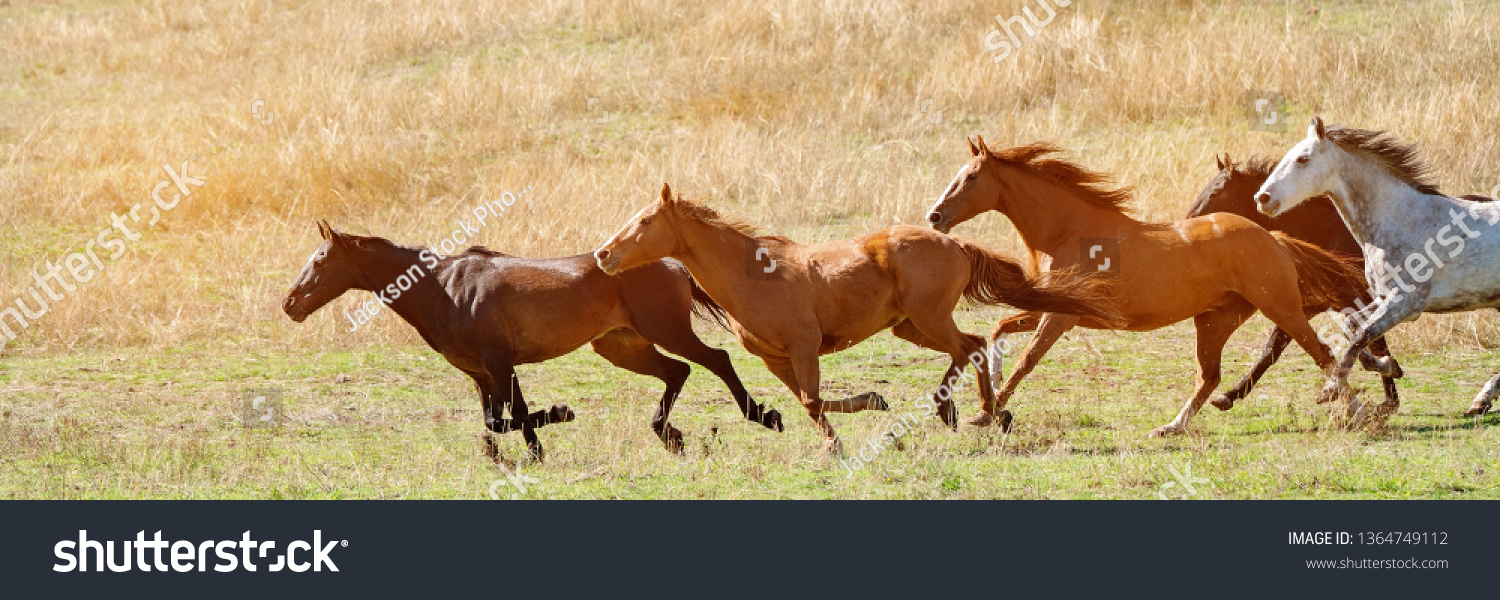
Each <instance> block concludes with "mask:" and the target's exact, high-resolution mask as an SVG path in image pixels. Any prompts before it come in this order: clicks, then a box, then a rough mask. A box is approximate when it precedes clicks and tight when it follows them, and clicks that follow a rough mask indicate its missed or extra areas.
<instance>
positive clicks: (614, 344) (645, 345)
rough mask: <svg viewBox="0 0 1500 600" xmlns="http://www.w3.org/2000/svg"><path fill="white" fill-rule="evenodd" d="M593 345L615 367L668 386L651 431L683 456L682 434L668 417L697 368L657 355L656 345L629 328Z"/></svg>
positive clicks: (673, 451) (653, 417) (652, 418)
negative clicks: (689, 376) (649, 377)
mask: <svg viewBox="0 0 1500 600" xmlns="http://www.w3.org/2000/svg"><path fill="white" fill-rule="evenodd" d="M593 346H594V352H597V353H599V356H603V357H604V358H605V360H608V361H609V362H610V363H611V364H613V365H615V366H617V367H620V368H621V369H626V370H628V371H633V372H636V373H640V374H641V375H649V376H651V377H655V378H657V379H660V380H661V381H662V383H665V384H667V389H666V390H665V391H664V392H662V396H661V402H660V403H658V404H657V406H656V414H654V415H652V416H651V430H652V431H654V432H656V437H658V438H661V441H662V444H665V445H666V448H667V451H668V452H672V453H674V454H682V452H683V448H684V444H683V441H682V431H681V430H678V429H677V428H676V427H673V426H672V425H671V423H668V422H667V417H668V416H669V415H671V414H672V403H673V402H676V400H677V394H679V393H681V392H682V385H683V384H684V383H687V378H688V375H689V374H690V373H692V371H693V368H692V367H689V366H688V364H687V363H685V362H682V361H680V360H674V359H671V358H668V357H666V356H664V355H662V353H660V352H657V350H656V346H655V345H653V344H652V343H651V342H650V341H647V340H646V338H643V337H641V336H640V335H639V334H637V333H636V332H634V331H631V330H629V329H616V330H614V331H611V332H609V333H607V334H604V335H603V336H601V337H599V338H597V339H595V340H594V341H593Z"/></svg>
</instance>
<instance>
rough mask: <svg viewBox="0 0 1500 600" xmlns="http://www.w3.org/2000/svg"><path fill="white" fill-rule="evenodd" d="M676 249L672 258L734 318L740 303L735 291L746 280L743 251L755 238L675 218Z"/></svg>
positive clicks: (717, 225)
mask: <svg viewBox="0 0 1500 600" xmlns="http://www.w3.org/2000/svg"><path fill="white" fill-rule="evenodd" d="M678 223H679V226H678V250H677V251H676V252H675V253H674V254H672V257H673V258H676V259H677V260H679V261H681V262H682V265H683V266H685V267H687V269H688V272H689V273H692V274H693V279H694V280H696V281H697V282H698V285H699V286H701V287H702V288H703V289H704V291H706V292H708V295H710V296H713V298H714V300H715V301H716V302H718V303H719V304H722V305H724V308H725V309H726V310H728V311H729V313H730V314H731V315H733V314H734V313H735V312H736V310H737V308H738V304H739V295H738V294H736V293H734V290H735V289H736V288H738V287H739V286H741V285H743V284H744V283H745V281H746V280H748V279H749V276H748V274H747V273H746V268H747V267H746V264H747V263H746V252H754V251H753V250H749V248H750V247H751V244H753V243H755V236H752V235H749V234H746V233H743V232H740V231H738V230H736V229H734V228H732V227H729V226H727V225H719V224H709V223H704V222H702V221H699V220H697V219H689V218H679V219H678Z"/></svg>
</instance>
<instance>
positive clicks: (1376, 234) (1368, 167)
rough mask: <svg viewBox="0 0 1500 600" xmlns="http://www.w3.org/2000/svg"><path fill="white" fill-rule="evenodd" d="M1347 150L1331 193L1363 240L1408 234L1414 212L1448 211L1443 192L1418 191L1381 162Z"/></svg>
mask: <svg viewBox="0 0 1500 600" xmlns="http://www.w3.org/2000/svg"><path fill="white" fill-rule="evenodd" d="M1345 154H1346V156H1345V158H1344V161H1345V164H1344V166H1343V168H1342V169H1341V170H1340V172H1339V177H1338V178H1337V180H1336V181H1335V182H1334V185H1332V186H1331V187H1332V189H1331V190H1329V193H1328V195H1329V196H1330V197H1331V198H1333V204H1334V207H1335V208H1337V209H1338V211H1339V216H1341V217H1343V219H1344V225H1346V226H1348V228H1349V233H1351V234H1353V235H1354V239H1355V240H1358V241H1359V243H1360V244H1369V243H1374V244H1377V245H1381V246H1384V245H1386V244H1387V243H1388V241H1389V240H1395V239H1401V238H1404V237H1406V236H1405V235H1404V234H1403V233H1402V230H1404V229H1406V228H1408V227H1409V226H1410V225H1411V224H1412V223H1411V217H1412V216H1413V215H1417V216H1421V217H1422V218H1427V217H1428V216H1430V215H1429V213H1431V212H1434V211H1438V212H1444V213H1446V211H1443V210H1442V208H1441V206H1440V205H1441V204H1442V200H1443V199H1444V197H1443V196H1435V195H1431V194H1424V193H1422V192H1419V191H1417V190H1416V189H1415V188H1413V187H1411V185H1409V184H1407V183H1406V182H1405V181H1402V180H1401V179H1400V178H1399V177H1396V176H1395V175H1392V174H1390V172H1388V171H1386V170H1385V169H1384V168H1382V167H1381V166H1380V165H1377V164H1375V163H1373V162H1371V161H1370V160H1368V159H1365V158H1363V157H1358V156H1356V155H1354V154H1352V153H1347V152H1346V153H1345ZM1443 218H1445V219H1446V218H1447V216H1446V214H1444V216H1443Z"/></svg>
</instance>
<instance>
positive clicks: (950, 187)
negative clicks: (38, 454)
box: [933, 165, 969, 208]
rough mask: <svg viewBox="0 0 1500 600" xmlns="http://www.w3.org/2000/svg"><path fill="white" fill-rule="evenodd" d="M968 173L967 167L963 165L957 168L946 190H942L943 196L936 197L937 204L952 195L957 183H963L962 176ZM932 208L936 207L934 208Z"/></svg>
mask: <svg viewBox="0 0 1500 600" xmlns="http://www.w3.org/2000/svg"><path fill="white" fill-rule="evenodd" d="M968 171H969V165H964V166H962V167H959V168H958V172H957V173H954V174H953V181H951V182H949V183H948V189H945V190H943V195H942V196H939V197H938V202H939V203H941V202H942V201H943V199H944V198H947V197H948V194H952V193H953V190H956V189H958V182H960V181H963V178H964V174H965V173H967V172H968ZM933 208H937V207H935V206H934V207H933Z"/></svg>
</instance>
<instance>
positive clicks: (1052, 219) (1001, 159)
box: [927, 138, 1363, 437]
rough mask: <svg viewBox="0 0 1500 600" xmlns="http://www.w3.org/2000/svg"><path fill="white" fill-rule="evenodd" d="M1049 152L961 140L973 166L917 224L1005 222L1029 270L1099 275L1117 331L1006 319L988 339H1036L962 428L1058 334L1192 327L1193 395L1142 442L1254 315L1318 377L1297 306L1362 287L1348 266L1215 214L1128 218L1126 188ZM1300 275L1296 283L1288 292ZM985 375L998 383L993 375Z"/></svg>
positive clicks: (1162, 430)
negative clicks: (1002, 218)
mask: <svg viewBox="0 0 1500 600" xmlns="http://www.w3.org/2000/svg"><path fill="white" fill-rule="evenodd" d="M1058 151H1059V149H1058V148H1057V147H1056V146H1052V145H1050V144H1045V143H1042V144H1033V145H1030V146H1021V147H1018V148H1012V149H1010V150H1005V151H1002V152H998V153H996V152H991V151H990V150H989V148H987V147H986V146H985V144H984V139H983V138H981V139H980V140H979V145H978V146H976V145H974V142H972V141H971V142H969V152H970V154H971V155H972V156H973V159H972V160H970V161H969V163H968V164H967V165H964V167H963V168H961V169H959V171H958V175H957V176H956V177H954V179H953V182H952V183H951V184H949V185H948V189H947V190H945V191H944V192H943V195H942V196H941V198H940V199H939V200H938V202H937V204H936V205H934V206H933V207H932V210H931V212H930V213H929V214H928V215H927V220H928V222H930V223H931V224H932V227H933V228H934V229H937V230H938V231H943V232H947V231H948V230H950V229H951V228H952V227H953V226H954V225H957V224H958V223H962V222H964V221H967V220H969V219H971V218H973V217H975V216H977V215H979V214H980V213H982V212H984V211H987V210H995V211H999V212H1001V213H1003V214H1005V215H1006V216H1007V217H1009V218H1010V220H1011V222H1012V223H1014V224H1015V227H1016V230H1017V231H1018V232H1019V233H1020V235H1021V239H1022V240H1023V241H1024V242H1025V243H1026V248H1027V250H1028V251H1029V257H1030V259H1031V261H1030V268H1031V270H1032V272H1041V273H1046V272H1050V271H1053V270H1057V269H1068V268H1075V267H1080V266H1082V267H1084V268H1085V269H1086V270H1090V271H1092V270H1098V271H1101V272H1105V273H1109V274H1110V275H1111V276H1112V278H1113V279H1114V281H1115V282H1116V285H1115V288H1114V291H1115V293H1116V298H1117V301H1118V305H1117V308H1118V310H1119V311H1120V313H1121V314H1122V315H1123V316H1124V317H1125V323H1124V324H1123V325H1115V324H1110V323H1102V322H1099V321H1098V320H1095V319H1093V318H1090V317H1088V316H1079V315H1070V314H1067V313H1061V312H1058V311H1051V312H1050V313H1049V314H1045V315H1041V316H1040V317H1039V316H1038V315H1036V314H1032V313H1022V314H1018V315H1015V316H1012V317H1010V318H1008V319H1005V320H1004V321H1001V322H1000V324H999V325H998V326H997V327H996V328H995V332H994V333H993V334H992V335H991V340H992V342H993V340H995V339H997V338H998V337H1000V336H1002V335H1004V334H1006V333H1010V332H1014V331H1030V330H1032V329H1035V330H1036V331H1037V334H1036V337H1035V338H1033V339H1032V340H1031V343H1030V344H1028V345H1027V347H1026V351H1025V352H1023V353H1022V355H1021V357H1020V359H1018V360H1017V361H1016V367H1015V371H1014V372H1013V373H1012V374H1011V377H1010V381H1007V382H1005V387H1004V389H1003V390H1002V391H1001V392H1000V394H999V396H998V398H997V402H996V403H995V404H990V403H986V404H985V405H984V406H983V407H982V409H981V412H980V413H979V414H978V415H976V416H975V417H974V418H972V419H970V420H969V422H970V423H971V424H975V425H988V424H990V423H993V422H995V420H996V419H995V410H996V409H1000V410H1001V413H1000V415H999V421H1000V423H999V424H1000V425H1001V427H1006V426H1008V425H1009V422H1010V415H1009V413H1008V412H1006V411H1004V408H1005V404H1006V401H1007V400H1009V398H1010V396H1011V394H1013V393H1014V392H1015V389H1016V386H1017V385H1018V384H1019V383H1020V381H1021V379H1022V378H1024V377H1025V376H1026V374H1027V373H1028V372H1030V371H1031V369H1032V368H1034V367H1035V366H1036V364H1037V362H1038V361H1040V360H1041V358H1042V356H1043V355H1045V354H1046V352H1047V350H1048V349H1049V348H1051V347H1052V344H1053V343H1054V342H1056V341H1057V338H1058V337H1060V336H1062V334H1063V333H1065V332H1066V331H1068V330H1069V329H1072V328H1073V327H1074V326H1077V325H1081V326H1083V327H1088V328H1091V329H1124V330H1129V331H1150V330H1153V329H1157V328H1160V327H1165V326H1167V325H1171V324H1173V323H1176V322H1178V321H1181V320H1183V319H1187V318H1189V317H1192V318H1193V323H1194V325H1195V326H1196V328H1197V334H1198V347H1197V362H1198V377H1197V389H1196V390H1194V392H1193V395H1192V396H1191V397H1190V398H1189V399H1188V401H1187V404H1185V405H1184V406H1183V407H1182V410H1181V411H1180V412H1179V413H1177V418H1175V419H1173V420H1172V421H1171V422H1170V423H1168V424H1166V425H1163V426H1161V427H1157V428H1155V429H1153V430H1152V431H1151V434H1150V435H1151V437H1159V436H1164V435H1168V434H1179V433H1184V432H1185V431H1186V427H1187V424H1188V422H1189V421H1190V420H1191V419H1192V418H1193V415H1194V414H1196V413H1197V412H1198V409H1199V408H1201V407H1202V406H1203V402H1204V401H1205V400H1207V399H1208V395H1209V394H1210V393H1212V392H1213V390H1214V388H1216V387H1217V386H1218V385H1219V377H1220V375H1219V368H1220V357H1221V355H1222V353H1223V349H1224V344H1225V342H1227V341H1228V340H1229V336H1230V335H1231V334H1233V333H1234V331H1235V330H1236V329H1238V328H1239V327H1240V325H1241V324H1243V323H1244V322H1245V320H1246V319H1248V318H1250V316H1251V315H1254V314H1255V311H1256V310H1260V311H1261V312H1264V313H1265V314H1266V316H1267V317H1269V318H1270V319H1271V321H1272V322H1274V323H1276V325H1277V326H1278V327H1280V328H1281V329H1283V330H1285V331H1286V332H1287V333H1288V334H1290V335H1291V336H1292V339H1293V340H1296V342H1297V344H1298V345H1300V346H1302V349H1303V350H1306V351H1307V353H1308V354H1309V355H1310V356H1312V358H1313V360H1314V361H1315V362H1316V363H1317V364H1318V367H1319V368H1321V369H1323V370H1324V372H1327V371H1328V370H1329V369H1330V368H1332V367H1333V357H1332V356H1331V354H1330V353H1329V349H1328V347H1326V346H1325V345H1323V343H1322V342H1320V341H1319V340H1318V336H1317V334H1316V333H1315V332H1314V331H1313V329H1312V326H1311V325H1309V324H1308V321H1307V315H1306V313H1305V312H1304V307H1307V306H1319V305H1327V304H1329V303H1335V302H1337V301H1338V299H1339V298H1341V297H1342V295H1343V294H1342V292H1341V291H1340V290H1342V289H1344V288H1345V286H1347V285H1348V282H1349V281H1359V280H1362V278H1363V276H1362V275H1361V274H1360V272H1359V271H1358V270H1357V269H1356V268H1355V267H1354V263H1353V261H1352V260H1351V259H1348V258H1340V257H1338V256H1337V255H1334V254H1332V253H1330V252H1327V251H1325V250H1322V249H1320V248H1318V247H1316V246H1313V245H1312V244H1308V243H1306V242H1300V241H1297V240H1295V239H1292V238H1289V237H1286V236H1285V235H1280V234H1272V233H1268V232H1267V231H1266V230H1264V229H1261V228H1260V227H1259V226H1257V225H1256V224H1255V223H1252V222H1250V221H1249V220H1248V219H1245V218H1244V217H1239V216H1235V215H1231V214H1224V213H1217V214H1212V215H1208V216H1205V217H1198V218H1193V219H1186V220H1182V221H1176V222H1171V223H1143V222H1141V221H1137V220H1135V219H1133V218H1131V217H1130V216H1129V215H1128V214H1126V213H1127V209H1126V203H1127V202H1128V201H1129V199H1130V189H1129V188H1117V189H1108V188H1106V187H1104V186H1105V185H1106V182H1107V181H1108V178H1107V177H1106V176H1104V175H1101V174H1098V173H1094V172H1091V171H1088V170H1085V169H1083V168H1082V167H1079V166H1077V165H1075V164H1073V163H1070V162H1067V161H1064V160H1060V159H1054V158H1049V157H1048V155H1050V154H1053V153H1055V152H1058ZM1299 279H1300V280H1301V281H1300V284H1299ZM994 372H995V373H996V374H997V375H998V373H999V369H995V370H994Z"/></svg>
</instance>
